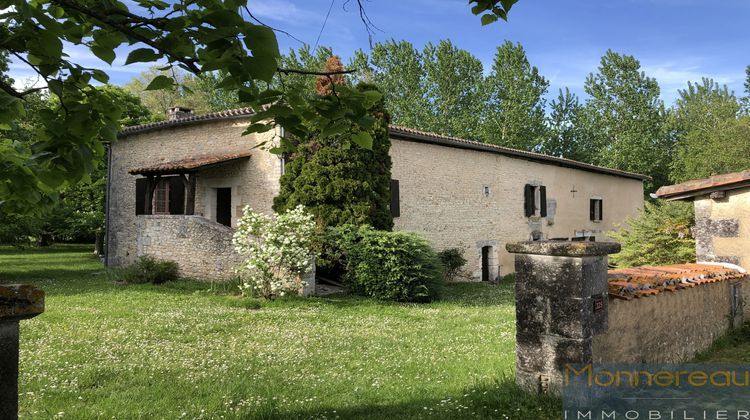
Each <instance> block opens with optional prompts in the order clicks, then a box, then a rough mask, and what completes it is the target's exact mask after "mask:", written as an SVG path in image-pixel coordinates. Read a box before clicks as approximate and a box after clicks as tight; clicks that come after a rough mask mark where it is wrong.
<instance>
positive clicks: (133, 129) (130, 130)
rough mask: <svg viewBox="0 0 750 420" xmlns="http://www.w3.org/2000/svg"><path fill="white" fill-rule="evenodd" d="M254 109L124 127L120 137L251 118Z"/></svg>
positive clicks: (226, 111)
mask: <svg viewBox="0 0 750 420" xmlns="http://www.w3.org/2000/svg"><path fill="white" fill-rule="evenodd" d="M254 113H255V112H254V111H253V109H252V108H235V109H227V110H224V111H218V112H209V113H208V114H197V115H190V116H187V117H182V118H178V119H175V120H165V121H158V122H153V123H148V124H141V125H134V126H130V127H124V128H123V129H122V130H120V133H119V134H118V137H127V136H129V135H133V134H141V133H146V132H149V131H154V130H161V129H163V128H170V127H176V126H182V125H190V124H196V123H201V122H207V121H220V120H227V119H231V118H241V117H250V116H252V115H253V114H254Z"/></svg>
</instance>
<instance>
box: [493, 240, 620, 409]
mask: <svg viewBox="0 0 750 420" xmlns="http://www.w3.org/2000/svg"><path fill="white" fill-rule="evenodd" d="M506 249H507V250H508V252H511V253H514V254H516V256H515V269H516V383H517V384H518V385H520V386H521V387H522V388H524V389H526V390H528V391H531V392H541V393H554V394H557V393H559V392H560V388H561V386H562V374H561V371H562V368H563V367H564V366H565V364H567V363H570V364H572V363H590V362H592V339H593V335H594V333H595V332H598V331H600V330H603V329H606V328H607V255H608V254H614V253H617V252H619V251H620V245H619V244H617V243H612V242H570V241H534V242H516V243H509V244H507V245H506Z"/></svg>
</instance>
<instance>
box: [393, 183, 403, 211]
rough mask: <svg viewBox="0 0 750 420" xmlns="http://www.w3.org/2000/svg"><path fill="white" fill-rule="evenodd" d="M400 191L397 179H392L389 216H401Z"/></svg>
mask: <svg viewBox="0 0 750 420" xmlns="http://www.w3.org/2000/svg"><path fill="white" fill-rule="evenodd" d="M399 195H400V191H399V186H398V180H397V179H392V180H391V216H393V217H399V216H401V200H400V196H399Z"/></svg>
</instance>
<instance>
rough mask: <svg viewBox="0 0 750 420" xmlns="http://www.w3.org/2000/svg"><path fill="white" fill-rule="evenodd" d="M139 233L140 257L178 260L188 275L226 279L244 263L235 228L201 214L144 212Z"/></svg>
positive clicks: (138, 225) (140, 218) (198, 277)
mask: <svg viewBox="0 0 750 420" xmlns="http://www.w3.org/2000/svg"><path fill="white" fill-rule="evenodd" d="M136 232H137V234H136V240H135V246H136V256H143V255H150V256H153V257H155V258H159V259H164V260H171V261H175V262H177V264H179V267H180V275H182V276H185V277H192V278H197V279H201V280H224V279H227V278H230V277H232V276H233V275H234V269H235V267H236V266H237V264H239V262H240V256H239V255H238V254H237V253H236V252H235V251H234V247H233V246H232V235H233V233H234V231H233V229H232V228H229V227H227V226H224V225H222V224H219V223H216V222H213V221H210V220H207V219H206V218H204V217H201V216H184V215H148V216H146V215H141V216H138V218H137V229H136Z"/></svg>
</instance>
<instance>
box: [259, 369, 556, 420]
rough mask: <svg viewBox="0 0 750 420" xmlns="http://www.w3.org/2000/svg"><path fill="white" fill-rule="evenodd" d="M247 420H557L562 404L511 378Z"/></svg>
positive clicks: (270, 412) (268, 410)
mask: <svg viewBox="0 0 750 420" xmlns="http://www.w3.org/2000/svg"><path fill="white" fill-rule="evenodd" d="M246 415H247V417H248V418H258V419H282V418H341V419H410V418H428V419H467V418H484V419H520V420H527V419H528V420H532V419H533V420H545V419H559V418H560V417H561V415H562V401H561V400H560V398H558V397H553V396H546V395H532V394H529V393H526V392H524V391H523V390H521V389H520V388H519V387H518V386H516V384H515V383H514V381H513V379H512V378H507V377H506V378H503V379H500V380H497V381H495V382H494V383H488V384H486V385H480V386H474V387H469V388H467V389H466V390H465V391H464V392H463V393H462V394H460V395H453V396H446V397H445V398H441V399H437V398H425V399H415V400H411V401H407V402H403V403H395V404H363V405H357V406H354V407H346V406H327V407H324V408H319V409H314V410H299V411H292V412H289V411H286V410H279V409H277V408H276V407H274V406H266V407H263V410H262V411H260V412H258V411H256V412H254V413H246Z"/></svg>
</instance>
